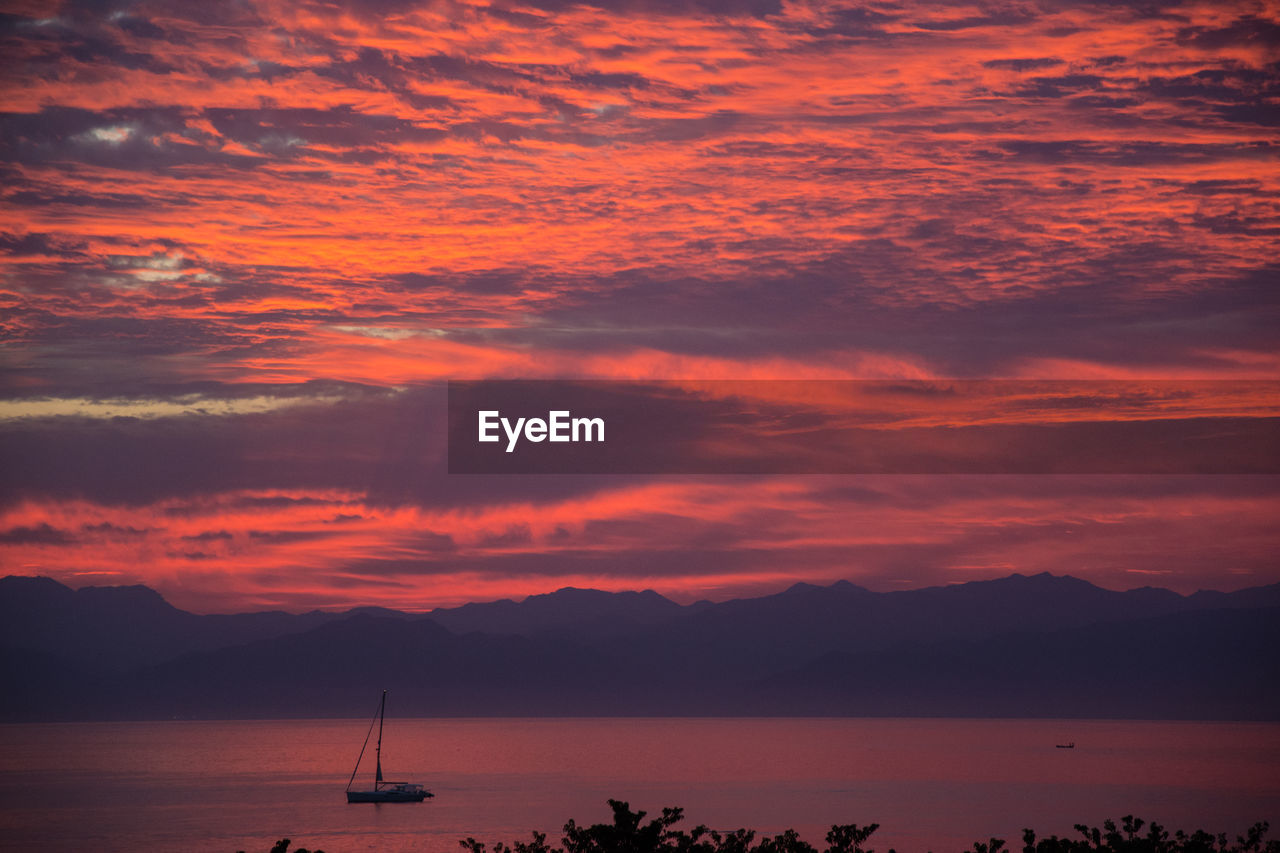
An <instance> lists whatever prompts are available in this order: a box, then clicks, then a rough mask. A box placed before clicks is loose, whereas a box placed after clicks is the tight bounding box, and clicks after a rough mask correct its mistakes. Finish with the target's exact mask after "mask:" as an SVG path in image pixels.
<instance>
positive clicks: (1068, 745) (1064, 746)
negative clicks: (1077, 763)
mask: <svg viewBox="0 0 1280 853" xmlns="http://www.w3.org/2000/svg"><path fill="white" fill-rule="evenodd" d="M1055 746H1057V748H1058V749H1075V748H1076V742H1075V741H1070V742H1069V743H1059V744H1055Z"/></svg>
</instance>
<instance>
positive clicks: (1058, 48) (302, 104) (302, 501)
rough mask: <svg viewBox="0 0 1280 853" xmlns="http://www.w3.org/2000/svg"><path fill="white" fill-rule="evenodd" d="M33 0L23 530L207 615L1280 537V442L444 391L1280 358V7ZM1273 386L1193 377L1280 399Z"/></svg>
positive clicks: (24, 119)
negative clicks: (789, 466)
mask: <svg viewBox="0 0 1280 853" xmlns="http://www.w3.org/2000/svg"><path fill="white" fill-rule="evenodd" d="M7 9H8V12H7V14H6V15H5V16H4V17H3V19H2V20H0V27H2V29H0V39H2V42H3V43H2V44H0V50H3V51H4V55H5V56H6V62H5V67H4V69H3V71H0V102H2V103H0V150H2V151H3V154H2V155H0V157H2V165H0V168H2V169H3V176H4V177H3V180H0V205H3V219H2V220H0V346H2V347H3V357H2V360H0V376H3V384H2V385H0V454H3V459H0V461H2V462H3V466H4V469H5V470H6V471H7V472H8V475H7V476H5V477H2V478H0V563H2V564H3V566H4V570H5V571H7V572H13V573H20V574H47V575H50V576H53V577H55V578H58V579H59V580H63V581H64V582H67V583H70V584H72V585H82V584H85V583H134V582H140V583H147V584H150V585H153V586H155V587H156V588H157V589H159V590H161V591H162V592H163V593H164V594H165V595H166V596H169V597H170V598H171V599H172V600H174V601H175V602H177V603H179V604H180V605H181V606H184V607H187V608H189V609H192V610H197V611H213V610H236V609H253V608H261V607H283V608H286V609H295V610H296V609H302V608H307V607H312V606H324V607H338V606H350V605H354V604H364V603H369V604H374V603H376V604H384V605H388V606H399V607H406V608H416V609H421V608H426V607H430V606H433V605H435V604H442V603H457V602H460V601H464V600H472V599H476V598H493V597H501V596H520V595H525V594H528V593H531V592H542V591H546V590H549V589H554V588H556V587H557V586H563V585H566V584H574V585H579V586H585V585H591V586H598V587H602V588H609V589H626V588H637V587H652V588H655V589H657V590H659V591H660V592H664V593H667V594H670V595H673V596H675V597H677V598H680V599H681V600H690V599H694V598H697V597H702V596H707V597H712V598H723V597H727V596H731V595H739V594H750V593H755V592H760V591H771V590H774V589H777V588H779V587H781V586H784V585H786V584H788V583H790V582H791V581H793V580H810V581H822V580H834V579H837V578H848V579H849V580H852V581H854V582H856V583H862V584H865V585H867V586H870V587H873V588H877V589H893V588H905V587H910V586H921V585H929V584H935V583H946V582H951V581H956V580H969V579H975V578H986V577H995V576H999V575H1003V574H1008V573H1010V572H1012V571H1023V572H1029V571H1041V570H1047V571H1053V572H1055V573H1069V574H1075V575H1078V576H1081V577H1085V578H1087V579H1090V580H1093V581H1095V582H1097V583H1100V584H1103V585H1106V586H1112V587H1118V588H1123V587H1129V586H1137V585H1142V584H1146V583H1151V584H1157V585H1165V586H1169V587H1171V588H1174V589H1178V590H1179V591H1183V592H1189V591H1192V590H1194V589H1196V588H1199V587H1205V586H1208V587H1215V588H1221V589H1228V588H1238V587H1242V586H1249V585H1254V584H1260V583H1271V582H1275V581H1277V580H1280V567H1277V565H1276V563H1275V560H1274V554H1275V553H1276V551H1277V545H1280V543H1278V542H1277V540H1276V537H1275V534H1274V533H1273V528H1274V522H1273V521H1272V520H1273V519H1274V518H1275V517H1276V515H1277V509H1280V507H1278V506H1277V491H1278V490H1277V488H1276V484H1275V483H1274V478H1273V477H1270V476H1251V477H1250V476H1245V477H1225V476H1224V477H1179V476H1170V477H1138V476H1131V477H1093V478H1088V477H1065V478H1061V477H1021V478H1020V477H1003V478H975V477H950V478H949V477H943V476H936V477H902V478H896V479H895V478H866V477H853V476H850V477H842V478H836V477H831V478H812V477H787V476H778V477H772V478H769V477H759V478H745V477H739V478H734V477H728V478H721V479H716V478H689V477H668V478H661V477H594V478H593V477H581V478H554V477H548V478H543V477H527V478H508V479H485V478H478V477H472V478H466V477H458V476H452V477H451V476H449V475H447V474H445V473H444V472H443V458H444V446H443V435H442V432H441V421H442V416H441V412H440V407H441V400H442V395H441V392H440V383H441V382H443V381H444V380H448V379H480V378H494V377H506V378H523V377H536V378H555V377H583V378H620V379H621V378H643V379H681V380H707V379H834V378H840V379H843V378H892V379H929V378H950V377H976V378H986V377H1013V378H1018V379H1024V380H1025V379H1031V380H1038V379H1046V378H1053V379H1091V380H1092V379H1110V380H1125V381H1138V382H1143V381H1147V380H1153V379H1176V380H1180V381H1181V380H1226V379H1230V380H1241V381H1245V382H1249V381H1253V380H1276V379H1280V363H1278V357H1277V351H1278V348H1277V335H1276V331H1275V330H1276V329H1277V328H1280V322H1278V321H1280V316H1278V315H1280V311H1277V293H1278V292H1280V291H1278V289H1277V285H1278V284H1280V274H1278V269H1277V265H1276V263H1275V260H1274V259H1275V256H1276V243H1277V236H1280V213H1278V210H1277V199H1278V198H1280V163H1278V162H1277V161H1278V159H1280V157H1278V156H1277V155H1278V153H1280V147H1278V146H1277V138H1276V132H1275V128H1276V125H1277V115H1278V113H1277V109H1278V106H1277V98H1278V97H1280V85H1278V81H1280V73H1278V71H1280V3H1275V2H1233V3H1221V2H1177V0H1169V2H1160V3H1155V4H1150V3H1123V2H1121V3H1090V2H1076V0H1068V2H1061V3H1048V2H1044V3H1025V4H1008V3H998V2H982V3H951V2H947V3H943V2H893V3H890V2H871V3H843V2H789V0H702V2H699V3H694V4H673V3H664V2H662V0H653V2H640V0H601V2H593V3H575V4H567V3H561V2H559V0H536V2H527V3H507V2H492V3H479V2H477V3H464V2H433V3H413V2H394V0H391V2H377V0H366V2H352V3H321V2H294V3H283V2H256V0H246V2H243V3H237V4H234V5H226V4H195V3H185V2H160V1H159V0H157V2H147V1H146V0H143V2H132V3H130V2H126V3H121V4H116V5H112V6H109V7H106V6H102V7H100V6H98V5H97V4H94V3H90V2H79V0H74V1H72V0H69V2H64V3H62V4H60V5H59V4H49V3H26V4H24V3H20V2H19V3H11V4H9V5H8V6H7ZM1242 387H1248V386H1242ZM1257 387H1260V386H1257ZM1242 393H1243V394H1244V398H1248V399H1246V400H1245V402H1244V403H1242V402H1241V398H1233V399H1231V400H1226V399H1222V398H1214V399H1212V400H1205V399H1200V400H1198V401H1197V402H1196V403H1195V404H1194V405H1192V406H1191V408H1192V409H1196V410H1197V411H1200V410H1202V409H1205V410H1212V411H1213V412H1215V413H1217V414H1224V413H1228V412H1234V413H1239V412H1240V407H1241V406H1242V405H1243V406H1245V407H1246V408H1249V409H1250V411H1249V413H1250V414H1251V415H1253V416H1256V415H1258V414H1259V413H1262V414H1267V413H1269V414H1271V415H1272V416H1274V406H1275V395H1274V394H1273V393H1272V392H1271V391H1269V390H1268V391H1263V392H1250V391H1246V392H1242ZM1250 394H1253V397H1250ZM1249 400H1252V401H1253V402H1249ZM1255 402H1256V403H1257V405H1256V406H1255V405H1254V403H1255ZM946 416H947V417H955V416H957V415H956V413H955V412H948V413H946ZM1112 416H1113V417H1127V416H1128V415H1126V414H1125V413H1124V412H1122V411H1120V410H1118V409H1113V411H1112ZM929 417H937V413H936V411H935V412H931V413H930V414H929ZM964 417H965V418H969V419H972V418H975V417H976V418H979V419H980V420H984V421H1001V420H1006V419H1007V418H1008V417H1009V408H1008V406H1007V403H1000V404H999V405H995V404H993V406H992V408H991V409H990V410H988V411H969V412H966V413H965V414H964ZM1015 417H1018V416H1015ZM1044 417H1048V418H1057V417H1061V415H1060V414H1055V415H1044V416H1043V417H1042V418H1041V419H1042V420H1043V418H1044Z"/></svg>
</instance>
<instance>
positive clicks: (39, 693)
mask: <svg viewBox="0 0 1280 853" xmlns="http://www.w3.org/2000/svg"><path fill="white" fill-rule="evenodd" d="M0 674H3V676H4V679H5V684H6V685H7V686H8V687H9V689H7V690H6V691H5V692H4V694H3V695H2V696H0V716H2V717H3V718H4V719H10V720H21V719H100V718H112V719H126V718H139V717H145V718H154V717H166V718H167V717H173V716H178V717H294V716H334V715H343V716H345V715H348V714H359V713H364V710H365V709H364V707H363V706H364V705H365V704H367V694H368V693H369V692H370V691H371V690H376V689H383V688H390V689H394V690H395V691H396V694H397V696H398V697H400V698H399V701H400V702H402V703H404V704H402V706H401V707H404V708H407V709H411V710H409V711H407V713H413V714H419V715H464V716H465V715H486V716H487V715H651V714H660V715H679V714H693V715H700V714H715V715H753V714H770V715H795V714H805V715H810V714H835V715H855V716H856V715H886V714H887V715H935V716H970V715H981V716H1094V717H1148V718H1160V719H1200V718H1204V719H1267V720H1275V719H1280V687H1276V686H1274V685H1280V584H1272V585H1269V586H1264V587H1257V588H1253V589H1248V590H1241V591H1238V592H1232V593H1220V592H1197V593H1195V594H1193V595H1189V596H1182V595H1179V594H1177V593H1174V592H1171V591H1169V590H1164V589H1158V588H1152V587H1144V588H1141V589H1135V590H1129V591H1127V592H1115V591H1111V590H1106V589H1102V588H1100V587H1097V586H1094V585H1093V584H1090V583H1088V582H1086V581H1082V580H1080V579H1078V578H1073V577H1069V576H1055V575H1050V574H1047V573H1042V574H1038V575H1030V576H1027V575H1019V574H1015V575H1011V576H1009V577H1006V578H1000V579H996V580H988V581H975V582H971V583H964V584H956V585H952V586H943V587H931V588H927V589H920V590H912V591H899V592H886V593H879V592H872V591H870V590H867V589H863V588H861V587H858V586H855V585H854V584H851V583H848V582H847V581H839V582H836V583H834V584H831V585H829V586H817V585H813V584H807V583H798V584H794V585H792V586H791V587H789V588H787V589H786V590H784V591H782V592H779V593H776V594H773V595H766V596H761V597H758V598H744V599H734V600H731V601H725V602H720V603H710V602H699V603H697V604H695V605H680V604H677V603H676V602H673V601H671V600H670V599H667V598H664V597H663V596H661V595H659V594H658V593H656V592H654V591H652V590H645V591H641V592H604V591H600V590H591V589H576V588H571V587H570V588H564V589H560V590H557V591H555V592H552V593H546V594H543V595H534V596H530V597H528V598H526V599H524V600H523V601H519V602H516V601H511V600H501V601H494V602H486V603H474V604H467V605H463V606H461V607H456V608H442V609H438V610H435V611H432V612H430V613H428V614H408V613H402V612H399V611H394V610H385V609H382V608H376V607H362V608H356V609H354V610H351V611H348V612H345V613H321V612H312V613H304V614H297V615H294V614H288V613H281V612H268V613H248V614H236V615H207V616H201V615H196V614H192V613H187V612H185V611H182V610H178V609H176V608H174V607H172V606H171V605H169V604H168V603H167V602H165V601H164V599H163V598H162V597H161V596H160V595H159V594H157V593H156V592H155V591H154V590H151V589H149V588H147V587H143V586H131V587H86V588H83V589H80V590H75V591H73V590H71V589H69V588H68V587H66V586H63V585H62V584H59V583H57V582H56V581H53V580H51V579H49V578H30V577H6V578H3V579H0Z"/></svg>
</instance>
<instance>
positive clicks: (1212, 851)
mask: <svg viewBox="0 0 1280 853" xmlns="http://www.w3.org/2000/svg"><path fill="white" fill-rule="evenodd" d="M609 807H610V808H611V809H613V823H597V824H594V825H592V826H588V827H583V826H579V825H578V824H577V822H576V821H574V820H573V819H572V818H571V819H570V820H569V822H568V823H566V824H565V825H564V836H563V838H562V839H561V846H559V847H553V846H551V845H549V844H548V843H547V835H546V833H545V832H534V833H533V838H532V840H531V841H517V842H515V843H514V844H513V845H511V846H508V845H506V844H504V843H502V842H498V843H497V844H495V845H494V846H493V850H492V853H819V851H818V849H817V848H816V847H814V846H813V845H811V844H809V843H808V842H806V841H804V840H803V839H801V838H800V836H799V835H798V834H797V833H796V831H795V830H794V829H788V830H787V831H786V832H784V833H782V834H780V835H775V836H773V837H772V838H764V839H762V840H761V841H759V842H758V843H756V840H755V839H756V832H755V830H751V829H738V830H735V831H733V832H729V833H721V832H717V831H716V830H713V829H708V828H707V827H706V826H704V825H701V824H700V825H698V826H695V827H694V828H693V829H692V830H690V831H689V832H685V831H684V830H681V829H676V828H674V827H675V824H677V823H679V822H680V821H681V820H683V819H684V809H680V808H664V809H663V810H662V814H661V816H659V817H656V818H654V819H652V820H650V821H649V822H647V823H645V822H644V818H645V816H646V812H643V811H637V812H633V811H631V805H630V804H629V803H627V802H624V801H621V800H609ZM1144 826H1145V827H1146V832H1145V833H1144V832H1143V831H1142V829H1143V827H1144ZM879 828H880V825H879V824H876V823H872V824H867V825H866V826H862V827H860V826H858V825H857V824H855V823H851V824H844V825H836V826H833V827H831V831H830V832H828V833H827V838H826V841H827V846H826V848H825V850H824V851H822V853H875V851H874V850H871V849H867V848H864V845H865V844H866V843H867V841H868V839H870V837H871V835H872V834H873V833H874V832H875V831H876V830H877V829H879ZM1269 828H1270V826H1269V825H1268V824H1267V823H1266V822H1259V823H1256V824H1254V825H1253V826H1252V827H1250V828H1249V830H1248V832H1247V833H1246V834H1245V835H1243V836H1237V837H1236V840H1235V843H1234V844H1232V843H1230V842H1228V840H1227V836H1226V835H1225V834H1219V835H1210V834H1209V833H1207V832H1205V831H1204V830H1202V829H1198V830H1196V831H1195V832H1193V833H1190V834H1188V833H1185V832H1183V831H1182V830H1178V831H1177V832H1175V833H1173V834H1172V835H1170V834H1169V832H1168V831H1167V830H1166V829H1165V828H1164V827H1163V826H1161V825H1160V824H1158V823H1152V824H1149V825H1148V824H1147V823H1146V821H1144V820H1142V819H1141V818H1136V817H1134V816H1133V815H1125V817H1124V818H1122V819H1121V821H1120V826H1119V827H1117V826H1116V824H1115V822H1114V821H1112V820H1107V821H1105V822H1104V823H1103V824H1102V828H1101V829H1099V828H1097V827H1089V826H1086V825H1085V824H1076V827H1075V829H1076V831H1077V832H1079V833H1080V835H1081V838H1080V839H1075V838H1058V837H1057V836H1056V835H1053V836H1050V837H1048V838H1041V839H1037V838H1036V833H1035V831H1034V830H1032V829H1025V830H1023V833H1022V842H1023V847H1022V853H1280V839H1270V840H1268V839H1267V838H1266V834H1267V830H1268V829H1269ZM458 843H459V844H460V845H461V846H462V847H463V849H464V850H466V851H467V853H490V851H489V849H488V847H487V846H486V845H485V844H483V843H481V842H479V841H476V840H475V839H474V838H466V839H464V840H462V841H460V842H458ZM888 853H895V851H893V850H892V849H891V850H889V851H888ZM967 853H1012V851H1011V850H1009V848H1007V847H1006V844H1005V841H1004V839H1003V838H990V839H988V840H986V841H975V842H974V843H973V849H972V851H967Z"/></svg>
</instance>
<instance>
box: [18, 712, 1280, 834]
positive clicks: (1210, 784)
mask: <svg viewBox="0 0 1280 853" xmlns="http://www.w3.org/2000/svg"><path fill="white" fill-rule="evenodd" d="M367 725H368V721H367V720H306V721H269V722H259V721H255V722H162V723H77V724H36V725H7V726H0V749H2V752H0V849H4V850H22V851H26V850H36V849H39V850H54V851H58V850H77V851H79V850H89V849H92V850H100V851H125V850H127V851H131V853H172V851H216V852H217V853H233V851H236V850H240V849H243V850H246V851H250V853H256V852H257V851H266V850H267V849H269V847H270V846H271V844H272V843H274V842H275V840H276V839H277V838H281V837H286V836H287V837H289V838H292V839H293V840H294V846H295V847H297V846H307V847H310V848H312V849H315V848H316V847H321V848H323V849H324V850H326V851H328V853H345V851H365V850H376V851H383V853H402V852H403V851H415V852H416V853H421V851H425V853H444V851H448V853H455V851H457V850H459V848H458V839H460V838H463V837H465V836H468V835H472V836H475V837H476V838H478V839H480V840H482V841H486V842H490V843H492V842H493V841H498V840H502V841H508V842H510V841H512V840H515V839H517V838H519V839H523V838H527V836H528V832H529V830H531V829H535V828H537V829H542V830H544V831H547V832H548V833H549V834H550V836H551V837H552V838H553V839H556V838H558V837H559V830H560V827H561V826H562V825H563V824H564V822H565V820H566V819H568V818H570V817H573V818H575V819H576V820H577V821H578V822H579V823H596V822H600V821H604V820H606V819H607V818H608V816H609V810H608V807H607V806H606V805H605V800H606V799H608V798H610V797H614V798H618V799H625V800H629V801H630V802H631V804H632V806H633V807H634V808H643V809H646V810H648V811H649V812H650V813H651V814H652V813H656V812H658V811H659V810H660V809H661V807H662V806H667V805H678V806H683V807H684V808H685V814H686V815H687V816H688V818H687V821H686V826H687V827H691V826H692V825H693V824H696V823H706V824H708V825H710V826H712V827H715V828H719V829H734V828H737V827H739V826H747V827H751V828H754V829H757V830H761V831H764V832H769V833H776V832H780V831H782V830H783V829H786V828H787V827H794V828H796V829H797V830H798V831H800V833H801V836H802V837H804V838H805V839H806V840H808V841H810V842H811V843H814V844H820V843H821V842H822V839H823V835H824V834H825V831H826V828H827V827H828V826H829V825H830V824H832V823H861V824H865V823H871V822H878V823H880V824H881V829H880V831H879V832H877V833H876V835H875V836H874V838H873V841H874V842H875V843H874V845H873V846H874V847H875V848H876V849H877V850H886V849H887V848H888V847H890V846H894V847H896V848H897V849H898V850H899V851H901V852H902V853H910V851H924V850H927V849H932V850H935V851H938V853H946V852H947V851H950V853H956V852H957V851H960V850H963V849H967V848H969V847H970V845H971V844H972V842H973V841H974V840H977V839H980V838H981V839H985V838H987V837H989V836H996V837H1003V838H1006V839H1008V840H1009V841H1010V842H1018V841H1019V839H1020V837H1021V830H1022V827H1023V826H1026V825H1030V826H1032V827H1034V828H1035V829H1036V830H1037V831H1039V832H1040V833H1041V834H1042V835H1045V834H1048V833H1051V832H1052V833H1057V834H1067V833H1071V832H1072V829H1071V826H1072V824H1074V823H1079V822H1088V823H1090V824H1095V825H1096V824H1100V823H1101V821H1102V820H1103V819H1104V818H1106V817H1115V818H1118V817H1120V816H1122V815H1124V814H1127V813H1134V814H1137V815H1138V816H1140V817H1144V818H1146V819H1148V820H1156V821H1159V822H1160V823H1163V824H1165V825H1166V826H1169V827H1170V828H1185V829H1194V828H1197V827H1203V828H1205V829H1208V830H1210V831H1213V832H1218V831H1227V832H1230V833H1240V832H1243V830H1244V829H1245V828H1246V827H1247V826H1248V825H1249V824H1251V823H1252V822H1254V821H1256V820H1268V821H1270V822H1271V824H1272V826H1273V827H1280V725H1270V724H1221V723H1164V722H1159V723H1152V722H1106V721H1086V722H1082V721H1043V720H1034V721H1032V720H1012V721H1011V720H897V719H873V720H843V719H841V720H829V719H801V720H796V719H773V720H758V719H747V720H743V719H718V720H704V719H599V720H579V719H572V720H543V719H539V720H474V719H467V720H404V719H396V720H390V721H389V722H388V730H387V735H386V738H385V740H384V753H385V755H386V756H387V760H386V762H385V766H386V770H387V776H388V778H390V779H406V780H408V781H419V782H423V783H425V784H426V785H427V786H428V787H429V788H431V789H432V790H433V791H434V792H435V794H436V798H435V799H434V800H428V801H427V802H425V803H422V804H387V805H347V803H346V802H345V799H344V796H343V793H342V792H343V787H344V786H345V785H346V781H347V777H348V776H349V774H350V772H351V766H352V764H353V763H354V761H355V756H356V753H357V752H358V751H359V748H360V743H361V741H362V740H363V738H364V734H365V730H366V727H367ZM1068 740H1070V741H1074V742H1075V743H1076V748H1075V749H1073V750H1065V749H1055V748H1054V745H1055V743H1061V742H1065V741H1068ZM370 749H371V750H372V747H370ZM369 775H371V774H369ZM362 778H363V779H364V780H365V781H366V782H367V781H368V776H367V775H365V774H364V772H363V768H362ZM1011 846H1015V849H1016V847H1017V846H1019V845H1012V844H1011Z"/></svg>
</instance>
